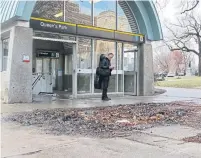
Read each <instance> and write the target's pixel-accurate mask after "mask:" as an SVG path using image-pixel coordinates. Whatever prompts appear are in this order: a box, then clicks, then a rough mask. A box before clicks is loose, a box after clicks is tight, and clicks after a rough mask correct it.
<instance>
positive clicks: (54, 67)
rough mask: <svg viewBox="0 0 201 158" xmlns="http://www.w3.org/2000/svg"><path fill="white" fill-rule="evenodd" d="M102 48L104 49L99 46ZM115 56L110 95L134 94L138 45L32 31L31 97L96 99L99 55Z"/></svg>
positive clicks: (135, 93) (98, 92)
mask: <svg viewBox="0 0 201 158" xmlns="http://www.w3.org/2000/svg"><path fill="white" fill-rule="evenodd" d="M103 45H104V47H105V48H106V49H105V48H104V47H102V46H103ZM109 52H112V53H114V59H113V60H112V61H111V62H112V65H114V67H115V70H113V71H112V76H111V77H110V84H109V88H108V91H109V94H113V95H118V96H123V95H124V94H125V95H137V44H134V43H129V42H125V43H124V42H121V41H118V42H117V41H116V42H115V41H111V40H96V39H93V38H88V37H82V36H72V35H66V34H60V33H49V32H45V31H34V36H33V62H32V64H33V76H32V79H33V84H32V90H33V95H39V94H57V95H59V96H61V97H62V98H65V99H67V98H71V97H72V98H77V97H87V96H92V95H93V96H99V95H101V90H97V89H94V86H93V85H94V77H95V72H96V67H97V66H98V64H99V58H100V55H101V54H107V53H109Z"/></svg>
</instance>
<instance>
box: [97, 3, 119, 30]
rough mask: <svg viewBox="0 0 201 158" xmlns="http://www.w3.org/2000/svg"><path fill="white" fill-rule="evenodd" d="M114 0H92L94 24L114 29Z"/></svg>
mask: <svg viewBox="0 0 201 158" xmlns="http://www.w3.org/2000/svg"><path fill="white" fill-rule="evenodd" d="M115 10H116V1H94V25H95V26H97V27H103V28H108V29H116V13H115Z"/></svg>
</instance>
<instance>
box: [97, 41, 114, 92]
mask: <svg viewBox="0 0 201 158" xmlns="http://www.w3.org/2000/svg"><path fill="white" fill-rule="evenodd" d="M110 52H111V53H113V54H114V58H113V59H112V61H111V65H112V66H114V67H115V69H116V68H117V65H116V53H115V52H116V50H115V42H111V41H104V40H94V58H95V59H94V65H95V69H96V67H97V66H98V64H99V61H100V55H101V54H105V55H107V54H108V53H110ZM115 91H116V74H113V75H112V76H111V77H110V82H109V87H108V92H115ZM94 92H95V93H100V91H99V90H96V89H95V90H94Z"/></svg>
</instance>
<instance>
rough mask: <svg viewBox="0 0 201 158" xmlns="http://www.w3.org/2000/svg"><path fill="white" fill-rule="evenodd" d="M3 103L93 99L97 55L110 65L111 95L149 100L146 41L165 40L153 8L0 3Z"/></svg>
mask: <svg viewBox="0 0 201 158" xmlns="http://www.w3.org/2000/svg"><path fill="white" fill-rule="evenodd" d="M0 3H1V6H2V9H1V15H2V16H1V44H2V49H1V53H0V61H1V64H0V70H1V96H2V98H3V99H4V101H5V102H7V103H18V102H32V99H33V97H34V96H37V95H39V94H40V93H51V94H52V93H57V94H65V95H67V96H69V97H72V98H79V97H92V96H95V95H97V96H98V95H100V94H101V91H99V90H96V89H94V87H93V83H94V76H95V70H96V67H97V65H98V60H99V56H100V54H102V53H108V52H113V53H114V54H115V58H114V60H113V61H112V64H113V65H114V66H115V70H114V71H113V72H112V76H111V81H110V86H109V90H108V91H109V92H110V93H111V94H113V95H120V96H123V95H152V94H153V93H154V87H153V80H154V78H153V54H152V46H151V41H157V40H161V39H162V31H161V26H160V22H159V18H158V14H157V12H156V9H155V6H154V4H153V2H152V1H134V0H133V1H19V0H17V1H1V2H0Z"/></svg>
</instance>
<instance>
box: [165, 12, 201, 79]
mask: <svg viewBox="0 0 201 158" xmlns="http://www.w3.org/2000/svg"><path fill="white" fill-rule="evenodd" d="M166 27H167V29H168V30H169V32H170V33H171V35H172V38H171V39H165V43H166V45H167V46H168V47H169V49H170V50H172V51H173V50H181V51H182V52H188V53H191V52H192V53H194V54H196V55H197V56H198V59H199V64H198V65H199V66H198V70H199V71H198V73H199V76H201V17H200V16H198V15H195V14H194V13H193V12H191V13H190V14H189V13H188V14H186V15H185V16H184V17H182V18H180V19H178V24H170V26H167V25H166Z"/></svg>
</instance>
